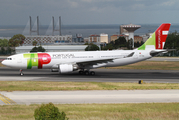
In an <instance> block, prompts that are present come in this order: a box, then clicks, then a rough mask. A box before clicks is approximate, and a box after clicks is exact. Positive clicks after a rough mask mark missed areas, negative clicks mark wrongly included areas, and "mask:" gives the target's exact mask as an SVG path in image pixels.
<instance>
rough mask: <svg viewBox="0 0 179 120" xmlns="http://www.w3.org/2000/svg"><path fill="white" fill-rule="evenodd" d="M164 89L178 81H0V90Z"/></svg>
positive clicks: (171, 86) (171, 87) (173, 85)
mask: <svg viewBox="0 0 179 120" xmlns="http://www.w3.org/2000/svg"><path fill="white" fill-rule="evenodd" d="M156 89H158V90H164V89H179V84H178V83H143V84H138V83H137V82H136V83H121V82H47V81H0V91H59V90H156Z"/></svg>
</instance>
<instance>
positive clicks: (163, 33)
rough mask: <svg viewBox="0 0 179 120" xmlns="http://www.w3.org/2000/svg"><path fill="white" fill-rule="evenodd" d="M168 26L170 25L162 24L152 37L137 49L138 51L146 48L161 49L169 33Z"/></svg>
mask: <svg viewBox="0 0 179 120" xmlns="http://www.w3.org/2000/svg"><path fill="white" fill-rule="evenodd" d="M170 25H171V24H170V23H163V24H162V25H160V27H159V28H158V29H157V30H156V31H155V32H154V33H153V34H152V36H151V37H150V38H149V39H148V40H147V41H146V42H145V43H144V44H143V45H142V46H140V47H139V48H138V50H145V49H146V48H154V49H163V47H164V45H165V41H166V38H167V35H168V33H169V29H170Z"/></svg>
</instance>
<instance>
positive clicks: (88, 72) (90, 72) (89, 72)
mask: <svg viewBox="0 0 179 120" xmlns="http://www.w3.org/2000/svg"><path fill="white" fill-rule="evenodd" d="M79 74H80V75H95V72H94V71H89V70H85V71H84V70H80V71H79Z"/></svg>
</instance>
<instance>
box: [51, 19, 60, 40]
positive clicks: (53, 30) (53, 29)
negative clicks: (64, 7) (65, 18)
mask: <svg viewBox="0 0 179 120" xmlns="http://www.w3.org/2000/svg"><path fill="white" fill-rule="evenodd" d="M52 24H53V25H52V27H53V28H52V35H54V32H55V31H59V35H60V36H61V17H59V23H58V24H59V29H57V30H56V29H55V22H54V17H52Z"/></svg>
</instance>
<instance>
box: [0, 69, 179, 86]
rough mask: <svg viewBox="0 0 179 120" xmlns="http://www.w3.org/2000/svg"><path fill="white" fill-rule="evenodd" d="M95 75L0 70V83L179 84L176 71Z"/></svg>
mask: <svg viewBox="0 0 179 120" xmlns="http://www.w3.org/2000/svg"><path fill="white" fill-rule="evenodd" d="M94 71H95V72H96V75H94V76H90V75H87V76H86V75H79V74H78V72H77V71H76V72H73V73H69V74H58V72H50V70H48V69H47V70H44V69H42V70H35V69H34V70H24V71H23V72H24V76H20V75H19V70H18V69H11V68H5V67H1V68H0V81H4V80H5V81H14V80H20V81H27V80H30V81H59V82H60V81H66V82H138V81H139V80H144V82H157V83H179V71H177V70H129V69H95V70H94Z"/></svg>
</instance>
